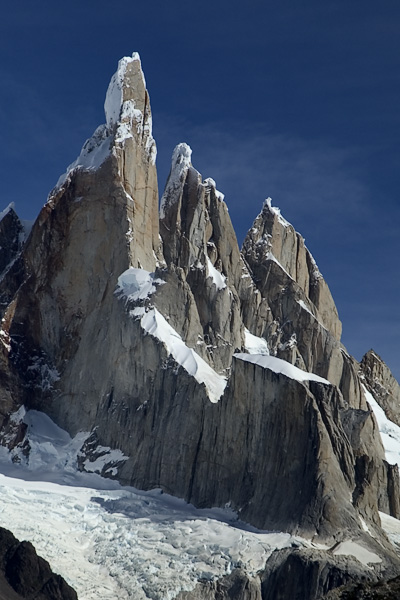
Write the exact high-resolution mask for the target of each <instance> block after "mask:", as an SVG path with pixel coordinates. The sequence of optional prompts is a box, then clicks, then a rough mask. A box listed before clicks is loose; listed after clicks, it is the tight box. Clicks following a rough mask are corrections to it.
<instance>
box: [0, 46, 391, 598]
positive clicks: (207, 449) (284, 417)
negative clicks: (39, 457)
mask: <svg viewBox="0 0 400 600" xmlns="http://www.w3.org/2000/svg"><path fill="white" fill-rule="evenodd" d="M105 113H106V123H105V124H104V125H102V126H100V127H99V128H98V129H97V130H96V131H95V133H94V135H93V137H92V138H90V140H88V141H87V142H86V143H85V145H84V146H83V149H82V151H81V154H80V156H79V157H78V159H77V160H76V161H75V162H74V163H72V165H71V166H70V167H69V168H68V170H67V172H66V174H65V175H64V176H62V177H61V178H60V180H59V182H58V184H57V186H56V188H55V189H54V190H53V191H52V193H51V194H50V196H49V200H48V202H47V203H46V205H45V206H44V207H43V209H42V211H41V213H40V214H39V217H38V219H37V221H36V223H35V225H34V227H33V229H32V232H31V233H30V235H29V238H28V240H27V241H26V243H25V245H24V246H23V248H22V247H20V246H18V245H15V242H13V240H15V239H16V237H15V235H16V233H15V232H18V231H19V230H18V227H19V226H18V220H17V217H16V216H14V214H13V213H11V215H10V217H8V215H9V214H10V213H8V214H7V215H6V217H7V218H10V219H12V222H13V223H14V225H13V228H14V229H13V231H14V233H12V235H11V238H12V240H11V238H10V240H11V241H9V242H8V243H7V247H8V246H10V249H9V251H8V254H7V256H6V257H5V258H4V260H5V262H7V264H5V266H4V267H3V272H4V271H5V276H4V277H3V280H2V289H1V294H2V296H1V297H2V305H3V313H2V319H3V320H2V330H1V336H0V340H1V341H2V345H1V356H0V368H1V372H0V376H1V380H0V381H1V383H2V386H1V400H2V402H1V405H2V413H1V414H2V419H3V425H2V431H3V435H2V438H3V443H7V444H8V445H9V447H10V448H11V447H15V446H16V445H18V444H21V445H22V444H23V443H24V441H23V436H24V431H23V429H24V428H23V423H20V424H16V425H15V424H13V422H12V420H11V421H10V414H11V413H12V412H13V411H15V410H17V408H18V407H19V406H20V405H22V404H24V405H25V406H26V407H27V408H28V409H29V408H34V409H39V410H42V411H44V412H46V413H47V414H48V415H50V416H51V417H52V418H53V419H54V420H55V421H56V423H58V424H59V425H60V426H62V427H63V428H65V429H67V430H68V431H69V432H70V433H71V434H75V433H77V432H78V431H80V430H86V431H91V432H92V436H91V438H90V444H87V445H86V447H85V448H83V449H82V453H83V454H85V453H87V454H88V456H89V455H90V454H91V453H94V454H95V453H96V446H99V447H103V446H107V447H111V448H115V449H119V450H120V451H121V452H122V453H123V456H124V457H125V459H124V460H123V461H120V463H118V464H117V465H108V467H109V468H108V469H105V471H108V473H110V472H112V473H116V476H117V477H118V479H119V480H120V481H121V482H122V483H125V484H130V485H133V486H136V487H138V488H141V489H150V488H154V487H160V488H162V489H163V490H165V491H167V492H168V493H171V494H174V495H177V496H179V497H182V498H184V499H186V500H187V501H190V502H192V503H194V504H195V505H197V506H200V507H206V506H222V507H223V506H225V505H226V504H229V505H230V506H231V508H233V509H234V510H236V511H237V512H238V513H239V515H240V518H241V519H242V520H244V521H247V522H249V523H251V524H252V525H254V526H256V527H258V528H260V529H272V530H276V529H278V530H283V531H290V532H297V533H301V534H302V535H305V536H306V537H309V538H311V539H313V540H315V541H316V542H317V541H318V542H319V543H323V544H325V545H326V547H327V548H334V547H335V545H337V544H341V543H344V542H346V541H347V540H352V541H356V542H357V544H359V545H361V547H364V548H368V549H369V551H370V552H371V553H372V554H373V555H374V556H377V557H378V560H377V561H375V562H373V564H372V566H369V567H368V573H371V577H372V578H378V577H381V576H382V575H383V574H385V573H386V574H391V575H393V574H395V572H396V569H397V570H400V563H399V560H398V558H397V556H396V554H395V552H394V549H393V548H392V546H391V544H390V543H389V541H388V539H387V538H386V536H385V534H384V533H383V531H382V529H381V526H380V518H379V513H378V509H380V510H384V511H386V512H388V513H389V514H391V515H392V516H395V517H398V516H399V514H400V513H399V500H398V490H399V485H398V472H397V470H396V468H395V467H392V466H391V465H389V464H388V463H387V462H386V460H385V455H384V449H383V446H382V442H381V439H380V435H379V431H378V427H377V424H376V420H375V418H374V415H373V413H372V411H371V409H370V407H369V405H368V403H367V400H366V398H365V394H364V393H363V388H362V384H363V383H365V382H367V384H368V386H369V388H368V389H371V391H372V392H375V393H377V390H378V393H377V395H378V398H377V399H378V401H381V402H382V406H383V408H384V409H385V410H386V411H387V413H388V416H389V417H390V418H392V417H393V415H394V413H396V407H395V405H396V402H397V399H398V387H397V388H396V382H394V380H392V378H391V376H390V373H388V370H387V367H385V365H383V364H382V363H381V362H379V361H378V362H376V361H375V359H374V357H373V356H372V355H371V353H370V354H369V355H368V356H367V358H365V359H364V360H363V361H362V363H361V366H360V365H359V364H358V363H357V361H355V359H354V358H352V357H351V356H350V355H349V354H348V353H347V351H346V349H345V348H344V347H343V346H342V344H341V342H340V335H341V323H340V321H339V317H338V314H337V310H336V307H335V304H334V302H333V299H332V296H331V294H330V292H329V288H328V286H327V284H326V282H325V281H324V279H323V277H322V275H321V273H320V272H319V270H318V267H317V265H316V263H315V260H314V259H313V257H312V255H311V254H310V252H309V251H308V249H307V248H306V246H305V245H304V240H303V238H302V237H301V236H300V235H299V234H298V233H297V232H296V231H295V230H294V228H293V227H292V226H291V225H290V224H289V223H288V222H287V221H286V220H285V219H284V218H283V217H282V215H281V214H280V212H279V210H278V209H276V208H275V207H273V206H272V203H271V201H270V200H267V201H266V202H265V203H264V205H263V208H262V210H261V212H260V214H259V215H258V216H257V217H256V219H255V221H254V224H253V226H252V228H251V229H250V231H249V233H248V234H247V236H246V238H245V241H244V244H243V248H242V250H241V251H240V250H239V247H238V244H237V240H236V236H235V233H234V230H233V226H232V223H231V221H230V217H229V213H228V210H227V206H226V204H225V202H224V197H223V195H222V194H221V193H220V192H218V190H217V189H216V184H215V182H214V181H213V180H212V179H210V178H208V179H205V180H204V181H203V179H202V177H201V175H200V174H199V173H198V172H197V171H196V169H195V168H194V167H193V165H192V163H191V150H190V148H189V147H188V146H187V145H186V144H179V145H178V146H177V147H176V149H175V151H174V153H173V157H172V167H171V173H170V176H169V179H168V182H167V185H166V188H165V191H164V194H163V197H162V200H161V207H160V214H159V213H158V206H157V203H158V191H157V176H156V169H155V154H156V150H155V142H154V140H153V137H152V131H151V112H150V103H149V96H148V92H147V90H146V87H145V80H144V76H143V73H142V71H141V66H140V60H139V57H138V55H137V54H134V55H133V57H132V58H125V59H122V60H121V61H120V63H119V66H118V70H117V72H116V74H115V75H114V76H113V78H112V80H111V83H110V86H109V89H108V92H107V96H106V102H105ZM10 212H11V211H10ZM6 217H3V221H4V220H5V218H6ZM159 217H160V218H159ZM3 221H0V224H1V223H2V222H3ZM11 229H12V228H11V226H8V225H7V223H6V224H5V226H4V227H3V229H0V236H1V235H2V236H5V235H10V234H9V232H10V231H11ZM3 231H4V233H2V232H3ZM360 369H361V370H362V371H361V374H360ZM379 386H380V387H379ZM378 388H379V389H378ZM382 388H384V389H385V390H386V392H387V393H386V392H385V394H383V393H381V391H380V390H381V389H382ZM382 398H384V399H383V400H382ZM392 420H395V419H394V417H393V419H392ZM81 462H82V465H83V464H84V461H81ZM110 468H111V471H110ZM280 556H281V558H280V561H281V562H279V561H278V562H279V565H280V566H279V572H282V573H285V569H289V562H288V561H293V560H295V558H294V556H295V555H294V554H293V553H289V554H288V555H284V556H283V555H280ZM282 556H283V558H282ZM274 560H276V559H274ZM307 560H308V561H311V563H312V564H313V565H314V567H312V569H314V568H317V567H316V565H318V564H320V562H321V560H322V559H321V557H320V556H318V557H317V556H312V557H311V558H310V557H309V558H308V559H307ZM324 560H325V559H324ZM353 562H354V561H353ZM281 563H282V564H281ZM328 563H329V565H328V566H325V567H324V569H325V571H324V572H326V573H328V574H329V573H331V572H332V570H334V569H337V571H338V572H340V573H342V575H341V576H340V577H339V576H337V577H336V578H335V577H333V578H331V579H330V575H327V578H328V579H327V580H328V581H329V582H330V583H327V584H325V583H324V585H323V586H322V587H323V589H324V592H325V591H328V589H329V586H331V587H332V586H333V585H340V584H341V583H343V582H345V581H347V579H346V577H347V575H346V576H345V575H343V573H345V572H346V573H347V572H348V573H349V578H350V579H351V578H354V579H355V580H356V579H357V577H359V576H360V573H359V569H360V566H359V564H358V563H357V561H356V563H357V565H355V564H353V563H351V564H350V563H348V564H347V563H346V566H344V564H343V561H342V562H341V559H340V560H339V559H337V558H332V559H330V562H329V561H328ZM328 563H327V564H328ZM276 564H278V563H276ZM282 565H286V567H285V566H282ZM318 568H319V567H318ZM302 569H303V572H304V573H305V572H306V570H304V569H305V567H304V565H303V567H302ZM312 569H311V571H312ZM311 571H310V572H311ZM361 571H363V572H364V571H366V569H365V568H361ZM266 573H267V574H266V575H265V577H264V579H263V581H265V582H269V583H263V584H262V586H261V584H260V586H261V587H260V588H259V590H258V591H257V592H255V591H254V593H253V591H251V590H252V589H253V587H252V585H250V584H247V583H246V584H243V585H249V586H250V587H249V588H248V589H249V590H250V591H249V594H250V595H248V597H249V598H253V597H254V598H257V597H262V598H269V597H271V596H269V595H268V594H270V593H271V592H270V591H268V590H271V589H273V587H271V586H272V580H273V578H274V577H276V569H272V568H269V569H267V571H266ZM272 573H275V575H272ZM285 577H286V576H285ZM307 577H308V576H307ZM310 577H311V575H310ZM239 579H240V577H239ZM306 579H307V578H306ZM308 579H309V577H308ZM308 579H307V581H308ZM260 581H261V580H260ZM218 585H219V584H218ZM218 585H217V584H216V587H215V589H214V591H213V590H212V589H211V588H209V587H207V586H206V588H207V591H206V588H204V586H203V588H204V589H203V591H201V592H199V593H200V596H198V597H199V598H200V597H201V598H203V597H204V598H208V597H210V598H211V597H212V598H214V597H215V598H216V597H220V596H218V594H221V593H222V592H221V591H218V589H217V588H218ZM221 585H222V584H221ZM224 585H225V584H224ZM235 585H236V583H235ZM237 585H238V586H239V587H238V589H239V588H240V585H242V584H239V583H237ZM305 585H306V587H307V586H308V587H307V589H308V592H306V591H305V590H304V592H302V593H304V594H306V593H308V596H306V595H303V596H302V597H303V598H307V597H309V598H316V597H317V595H316V594H320V593H321V589H320V588H318V587H315V588H313V589H311V588H310V586H309V585H308V584H305ZM210 589H211V591H210ZM240 589H241V588H240ZM229 593H230V592H229ZM232 593H233V592H232ZM235 593H236V592H235ZM246 593H247V592H246ZM201 594H203V595H201ZM207 594H209V595H208V596H207ZM210 594H211V595H210ZM212 594H214V595H212ZM238 594H239V592H237V593H236V596H235V595H233V596H232V595H231V596H226V597H233V598H235V597H237V598H242V597H243V598H244V597H246V596H244V595H243V594H244V592H243V591H242V592H240V594H242V595H240V594H239V595H238ZM252 594H253V595H252ZM257 594H261V596H257ZM191 597H193V598H194V597H195V596H191ZM221 597H225V596H221ZM276 597H277V596H276ZM282 597H283V596H282ZM287 597H289V596H287Z"/></svg>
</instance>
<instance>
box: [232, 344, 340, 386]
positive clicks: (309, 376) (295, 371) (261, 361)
mask: <svg viewBox="0 0 400 600" xmlns="http://www.w3.org/2000/svg"><path fill="white" fill-rule="evenodd" d="M233 356H234V357H235V358H238V359H239V360H244V361H246V362H250V363H253V364H255V365H258V366H259V367H262V368H263V369H269V370H270V371H273V372H274V373H280V374H282V375H285V376H286V377H289V378H290V379H295V380H296V381H317V382H318V383H324V384H325V385H331V384H330V382H329V381H328V380H327V379H324V378H323V377H320V376H319V375H315V374H314V373H307V371H303V370H302V369H299V368H298V367H295V366H294V365H292V364H290V363H288V362H287V361H286V360H282V359H281V358H276V356H266V355H265V354H244V353H241V352H238V353H237V354H234V355H233Z"/></svg>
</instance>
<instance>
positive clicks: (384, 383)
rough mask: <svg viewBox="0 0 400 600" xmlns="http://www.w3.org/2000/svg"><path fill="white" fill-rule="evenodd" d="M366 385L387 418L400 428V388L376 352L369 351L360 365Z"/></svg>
mask: <svg viewBox="0 0 400 600" xmlns="http://www.w3.org/2000/svg"><path fill="white" fill-rule="evenodd" d="M360 368H361V371H362V374H363V375H364V377H365V383H366V384H367V386H368V388H369V390H370V391H371V393H372V394H373V395H374V397H375V398H376V399H377V401H378V402H379V404H380V406H381V407H382V408H383V410H384V411H385V413H386V416H387V417H388V418H389V419H390V420H391V421H393V422H394V423H396V424H397V425H399V426H400V386H399V384H398V383H397V381H396V379H395V378H394V377H393V375H392V373H391V372H390V369H389V367H388V366H387V365H386V364H385V363H384V362H383V360H382V359H381V358H380V356H378V355H377V354H376V352H374V351H373V350H369V352H367V353H366V354H365V355H364V356H363V358H362V360H361V364H360Z"/></svg>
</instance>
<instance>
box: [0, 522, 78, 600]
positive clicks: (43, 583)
mask: <svg viewBox="0 0 400 600" xmlns="http://www.w3.org/2000/svg"><path fill="white" fill-rule="evenodd" d="M0 598H1V600H21V599H22V598H29V600H77V599H78V596H77V595H76V592H75V591H74V590H73V589H72V588H71V586H69V585H68V584H67V582H66V581H65V580H64V579H63V578H62V577H61V576H60V575H57V574H55V573H53V572H52V570H51V569H50V566H49V564H48V562H47V561H45V560H44V559H43V558H41V557H40V556H38V555H37V554H36V550H35V548H34V547H33V546H32V544H31V543H30V542H19V541H18V540H17V539H16V538H15V537H14V536H13V534H12V533H11V532H10V531H7V529H4V528H2V527H0Z"/></svg>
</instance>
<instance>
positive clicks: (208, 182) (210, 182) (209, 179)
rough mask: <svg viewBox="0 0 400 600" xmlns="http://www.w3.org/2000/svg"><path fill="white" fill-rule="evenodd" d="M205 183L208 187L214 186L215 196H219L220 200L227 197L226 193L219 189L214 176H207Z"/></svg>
mask: <svg viewBox="0 0 400 600" xmlns="http://www.w3.org/2000/svg"><path fill="white" fill-rule="evenodd" d="M203 185H205V186H206V188H208V189H210V188H214V191H215V196H216V197H217V198H218V200H220V202H222V201H223V200H224V199H225V195H224V194H223V193H222V192H219V191H218V190H217V184H216V183H215V180H214V179H213V178H212V177H207V179H205V180H204V181H203Z"/></svg>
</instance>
